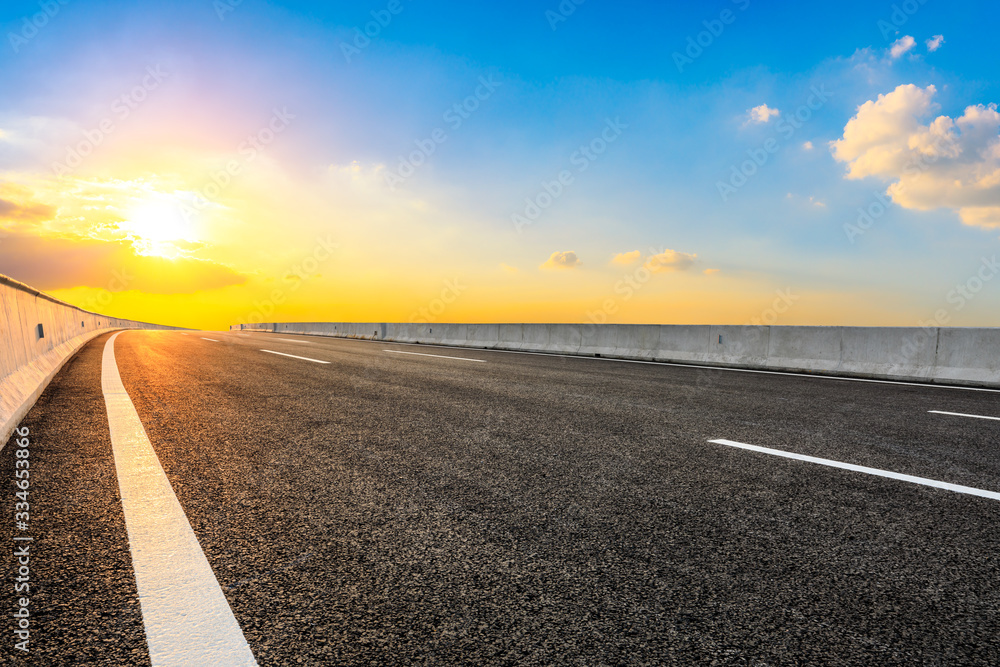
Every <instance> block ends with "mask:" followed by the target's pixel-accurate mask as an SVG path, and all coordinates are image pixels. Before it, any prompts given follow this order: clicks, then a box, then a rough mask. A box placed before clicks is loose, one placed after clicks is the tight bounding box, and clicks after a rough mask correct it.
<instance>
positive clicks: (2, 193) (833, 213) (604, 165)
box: [0, 0, 1000, 328]
mask: <svg viewBox="0 0 1000 667" xmlns="http://www.w3.org/2000/svg"><path fill="white" fill-rule="evenodd" d="M553 4H554V5H558V3H553ZM400 6H401V8H402V9H401V10H400V12H399V13H398V14H391V17H392V18H391V21H389V22H388V23H387V24H386V25H384V26H379V27H378V30H377V34H374V36H366V37H365V39H359V38H358V35H359V34H362V35H363V34H364V33H363V31H364V30H365V29H366V28H365V26H366V24H367V23H369V22H371V21H372V20H373V19H372V16H373V15H374V14H373V13H372V12H375V13H377V12H378V11H379V10H381V9H382V6H381V5H378V6H376V5H371V6H368V5H364V6H362V5H358V6H353V5H350V4H341V5H337V6H336V7H334V6H332V5H330V4H329V3H277V4H275V3H270V4H265V3H252V2H249V1H248V2H242V3H230V2H221V3H220V2H217V3H212V2H208V1H196V0H190V1H184V2H180V3H170V5H169V6H168V5H164V4H161V3H151V2H140V3H129V4H124V5H120V6H119V5H114V10H113V11H112V9H111V7H112V5H110V4H108V5H105V4H104V3H93V2H74V3H66V4H65V5H63V4H59V9H58V11H57V13H55V14H54V15H52V16H51V17H50V18H49V19H47V21H46V25H45V26H44V27H43V28H41V29H38V30H36V31H35V33H37V34H34V33H33V34H32V35H31V37H30V38H26V37H24V36H23V35H22V32H23V31H24V30H25V28H24V23H23V21H24V17H25V16H28V17H29V18H30V16H32V15H33V13H36V12H37V11H38V5H37V3H35V4H33V3H30V2H14V3H5V4H4V7H3V9H2V10H0V22H2V24H3V27H4V31H3V32H4V34H5V35H8V38H7V43H6V44H5V50H4V51H3V53H2V55H0V86H2V88H3V90H5V91H17V94H7V95H4V96H3V101H2V103H0V232H2V233H3V234H4V235H5V236H4V239H3V242H2V243H0V273H5V274H10V275H11V276H12V277H15V278H17V279H19V280H23V281H25V282H28V283H31V284H32V285H36V286H38V287H39V288H41V289H44V290H46V291H48V292H50V293H52V294H53V295H55V296H57V297H59V298H62V299H65V300H68V301H70V302H72V303H74V304H78V305H81V306H83V307H91V308H102V309H104V310H106V311H108V312H109V313H111V314H115V315H120V316H122V317H131V318H137V319H141V318H152V319H156V320H163V321H169V322H170V323H176V324H182V325H189V326H200V327H208V328H224V327H226V326H228V325H230V324H234V323H239V322H247V321H250V320H251V319H257V320H258V321H259V320H260V319H264V320H266V321H274V320H277V321H281V320H288V321H294V320H306V321H316V320H331V321H332V320H337V321H347V320H381V321H403V322H407V321H417V320H420V321H423V320H428V319H430V320H433V321H440V322H446V321H453V322H464V321H525V322H538V321H551V322H591V321H608V322H637V323H725V324H743V323H749V322H752V321H755V320H757V321H760V320H761V318H762V317H764V316H765V315H766V314H767V313H768V312H769V309H770V308H771V304H773V302H774V301H775V300H776V299H781V298H782V295H789V294H791V295H792V296H791V297H788V296H786V297H785V298H786V299H788V298H790V299H793V301H792V305H791V307H789V308H787V309H786V310H785V311H783V312H782V313H781V314H780V317H778V318H776V320H775V322H773V323H776V324H831V325H832V324H856V325H900V326H910V325H915V324H919V323H920V322H922V321H926V320H927V319H928V318H931V317H932V316H933V315H934V314H935V313H936V312H937V311H939V310H941V309H944V310H946V311H947V314H948V322H947V324H950V325H954V326H972V325H976V326H980V325H987V326H995V325H996V324H997V313H998V312H1000V290H998V289H997V286H998V285H1000V280H997V281H993V282H990V281H985V282H984V286H983V287H981V289H979V290H977V291H976V293H975V295H974V298H963V304H962V307H957V306H956V303H955V299H951V301H949V295H952V294H954V293H955V290H957V289H960V288H962V287H963V286H964V285H965V284H966V282H967V281H969V280H970V279H972V278H973V277H975V276H977V272H978V271H979V267H981V266H983V261H984V260H986V261H987V262H988V261H989V260H990V259H991V258H992V257H993V255H994V254H995V253H996V251H997V241H998V237H1000V231H998V230H1000V179H998V176H997V175H998V174H1000V114H998V112H997V109H996V103H997V102H998V101H1000V82H998V79H997V74H996V68H995V66H994V65H993V64H992V62H986V60H984V59H983V58H981V57H980V55H981V54H980V51H979V50H977V49H978V47H977V46H976V45H977V44H982V43H984V42H985V41H988V40H990V39H991V38H992V35H991V33H990V30H991V28H990V26H991V25H993V23H994V22H991V21H989V20H986V19H985V17H983V20H977V21H964V20H961V19H960V18H959V17H958V16H956V15H953V14H952V13H949V12H948V11H946V10H944V9H935V8H933V7H931V6H930V5H928V6H927V7H923V8H921V9H920V11H918V12H917V13H915V14H914V15H912V16H907V21H906V22H905V23H899V21H898V20H896V22H895V23H894V20H895V19H894V18H893V16H892V14H893V10H892V6H891V3H890V4H888V5H886V6H884V7H882V6H878V7H874V6H872V5H870V4H868V3H862V2H848V3H847V4H846V5H844V4H843V3H841V4H840V5H837V6H823V7H811V8H808V9H805V8H801V7H797V8H796V9H795V10H794V11H791V10H787V8H786V9H785V10H782V9H781V8H780V7H776V6H765V5H764V4H760V5H758V3H749V2H743V1H742V0H741V1H729V0H726V1H721V0H720V2H717V3H715V4H714V5H703V4H697V3H689V4H680V3H678V4H677V5H676V6H661V5H658V4H657V5H653V4H649V3H647V4H642V3H640V5H637V6H636V7H634V8H633V9H634V11H632V10H629V11H619V10H618V9H616V8H615V7H614V6H611V5H607V6H602V5H599V4H590V3H587V4H585V5H580V6H579V7H577V8H576V10H575V11H574V12H572V14H571V15H568V16H563V15H562V14H560V13H559V11H560V10H558V8H556V9H552V8H547V7H543V6H541V5H537V3H529V2H514V3H503V4H495V5H494V4H490V5H486V6H481V5H479V4H478V3H477V4H476V5H475V6H472V5H470V6H462V7H456V6H454V5H453V4H451V3H445V4H442V3H438V4H436V5H435V4H433V3H432V4H430V5H423V4H421V5H418V3H413V4H412V5H411V4H409V3H402V4H401V5H400ZM547 10H550V11H549V13H546V12H547ZM983 11H984V12H985V13H986V14H990V13H995V11H996V10H995V8H993V7H992V6H991V5H990V6H985V8H984V9H983ZM551 12H555V14H551ZM723 12H728V13H727V14H725V16H726V17H727V20H728V19H729V18H731V21H728V22H724V21H722V19H720V18H719V17H720V16H722V14H723ZM803 13H805V14H806V15H803ZM550 14H551V15H550ZM553 16H556V18H555V19H554V18H553ZM897 19H898V17H897ZM713 21H718V23H719V25H721V26H722V28H721V29H718V30H716V32H718V33H719V34H717V35H716V34H713V33H712V32H707V33H706V34H708V37H702V36H700V33H701V32H704V31H706V30H707V28H705V25H710V26H714V25H715V23H713ZM706 22H707V23H706ZM803 26H808V28H804V27H803ZM816 26H824V28H823V29H822V30H818V29H817V28H816ZM359 31H362V32H359ZM28 32H31V31H28ZM10 35H14V36H15V37H16V39H11V38H10ZM699 40H700V41H699ZM691 44H694V47H692V46H691ZM654 258H659V260H658V261H653V259H654ZM122 273H124V274H125V275H127V276H131V278H130V279H129V280H127V281H124V282H123V281H120V280H116V278H115V276H116V275H120V274H122ZM992 275H993V274H990V277H991V278H992ZM979 279H981V278H979ZM109 285H110V286H112V287H114V289H112V288H111V287H109ZM456 286H457V287H456ZM449 289H450V290H452V291H453V292H454V298H453V299H452V300H451V301H449V302H448V304H447V308H446V309H444V310H441V311H440V312H431V311H430V310H429V307H430V304H432V303H435V300H436V299H439V298H440V295H441V293H442V292H443V291H447V290H449ZM435 310H439V309H435Z"/></svg>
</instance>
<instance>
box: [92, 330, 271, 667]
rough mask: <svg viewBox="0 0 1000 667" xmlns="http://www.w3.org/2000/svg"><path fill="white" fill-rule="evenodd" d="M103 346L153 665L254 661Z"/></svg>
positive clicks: (111, 352) (110, 347)
mask: <svg viewBox="0 0 1000 667" xmlns="http://www.w3.org/2000/svg"><path fill="white" fill-rule="evenodd" d="M120 335H121V333H120V332H119V333H116V334H115V335H114V336H112V337H111V338H110V339H109V340H108V342H107V344H106V345H105V346H104V358H103V362H102V364H101V387H102V390H103V392H104V401H105V404H106V405H107V409H108V423H109V424H110V426H111V444H112V447H113V449H114V456H115V469H116V470H117V473H118V486H119V488H120V489H121V497H122V508H123V510H124V513H125V527H126V528H127V529H128V541H129V548H130V551H131V553H132V567H133V569H134V570H135V582H136V587H137V588H138V590H139V602H140V605H141V607H142V620H143V624H144V625H145V627H146V642H147V644H148V646H149V657H150V660H151V661H152V663H153V666H154V667H160V666H161V665H163V666H167V665H170V666H175V665H192V666H193V665H241V666H255V665H256V664H257V661H256V660H255V659H254V656H253V652H252V651H251V650H250V647H249V645H247V641H246V638H245V637H244V636H243V631H242V630H241V629H240V626H239V623H237V621H236V618H235V617H234V616H233V612H232V609H230V607H229V602H228V601H227V600H226V596H225V594H224V593H223V592H222V588H221V587H220V586H219V582H218V580H216V578H215V574H214V573H213V572H212V567H211V565H209V564H208V559H206V558H205V554H204V552H203V551H202V550H201V545H199V544H198V538H197V537H196V536H195V534H194V531H193V530H191V524H190V523H188V520H187V516H185V514H184V510H183V509H182V508H181V505H180V503H179V502H178V501H177V496H176V495H174V490H173V488H171V486H170V480H169V479H167V476H166V474H165V473H164V472H163V468H162V467H161V466H160V460H159V459H158V458H157V457H156V452H155V451H154V450H153V446H152V444H151V443H150V442H149V437H148V436H147V435H146V430H145V429H144V428H143V426H142V422H141V421H140V419H139V415H138V413H137V412H136V411H135V406H134V405H133V403H132V399H131V398H129V395H128V392H126V391H125V386H124V385H123V384H122V380H121V375H120V374H119V372H118V364H117V362H116V361H115V339H116V338H118V336H120Z"/></svg>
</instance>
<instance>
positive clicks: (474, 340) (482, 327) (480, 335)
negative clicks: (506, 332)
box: [467, 324, 500, 347]
mask: <svg viewBox="0 0 1000 667" xmlns="http://www.w3.org/2000/svg"><path fill="white" fill-rule="evenodd" d="M467 331H468V335H469V344H470V345H472V346H473V347H496V346H497V342H498V341H499V340H500V325H498V324H469V325H468V328H467Z"/></svg>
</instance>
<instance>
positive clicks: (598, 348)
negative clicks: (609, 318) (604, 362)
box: [577, 324, 621, 357]
mask: <svg viewBox="0 0 1000 667" xmlns="http://www.w3.org/2000/svg"><path fill="white" fill-rule="evenodd" d="M577 326H579V328H580V348H579V354H581V355H584V356H588V357H596V356H601V357H611V356H614V354H615V350H617V349H618V346H619V342H620V340H621V337H620V336H619V334H618V328H619V326H620V325H617V324H604V325H597V324H580V325H577Z"/></svg>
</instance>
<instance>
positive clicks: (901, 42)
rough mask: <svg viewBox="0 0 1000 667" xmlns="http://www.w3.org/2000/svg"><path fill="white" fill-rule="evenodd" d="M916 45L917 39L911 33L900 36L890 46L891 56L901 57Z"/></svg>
mask: <svg viewBox="0 0 1000 667" xmlns="http://www.w3.org/2000/svg"><path fill="white" fill-rule="evenodd" d="M916 45H917V41H916V40H915V39H913V37H911V36H910V35H906V36H904V37H900V38H899V39H897V40H896V41H895V42H893V43H892V46H891V47H889V56H890V57H892V58H893V59H895V58H899V57H900V56H902V55H903V54H905V53H906V52H907V51H909V50H910V49H912V48H913V47H914V46H916Z"/></svg>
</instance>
